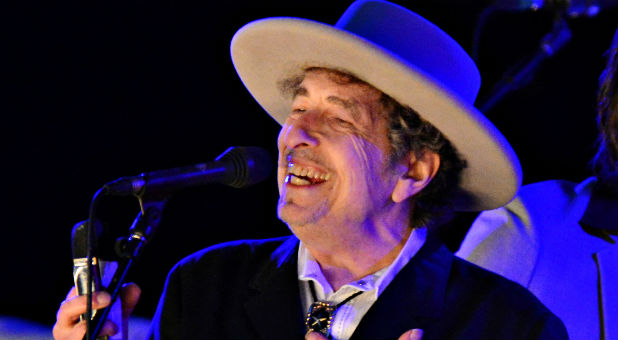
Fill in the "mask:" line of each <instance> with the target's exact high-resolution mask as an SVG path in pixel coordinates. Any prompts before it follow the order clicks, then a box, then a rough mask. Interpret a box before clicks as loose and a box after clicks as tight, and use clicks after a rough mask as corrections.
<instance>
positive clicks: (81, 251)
mask: <svg viewBox="0 0 618 340" xmlns="http://www.w3.org/2000/svg"><path fill="white" fill-rule="evenodd" d="M94 227H95V228H94V230H95V236H94V239H93V241H94V244H93V247H94V249H97V243H96V242H97V240H98V239H99V237H100V236H101V234H102V233H103V227H102V226H101V224H100V223H97V222H95V223H94ZM71 250H72V252H73V258H74V259H79V258H86V257H88V221H81V222H78V223H77V224H75V225H74V226H73V230H72V231H71ZM93 255H95V254H93Z"/></svg>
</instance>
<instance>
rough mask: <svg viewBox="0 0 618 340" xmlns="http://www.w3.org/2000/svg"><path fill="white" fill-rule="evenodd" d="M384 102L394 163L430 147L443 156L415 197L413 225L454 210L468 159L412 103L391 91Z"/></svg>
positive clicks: (429, 149)
mask: <svg viewBox="0 0 618 340" xmlns="http://www.w3.org/2000/svg"><path fill="white" fill-rule="evenodd" d="M381 101H382V105H383V107H384V108H385V110H386V112H387V113H388V119H389V129H388V140H389V142H390V146H391V151H392V152H391V160H390V161H391V163H395V162H398V161H400V160H401V159H402V158H403V157H405V155H406V154H408V153H409V152H414V153H415V155H416V156H417V157H420V156H421V155H422V154H423V153H424V152H426V151H432V152H435V153H437V154H438V155H439V156H440V168H439V169H438V172H437V173H436V175H435V177H434V178H433V179H432V180H431V182H429V184H428V185H427V187H425V188H424V189H423V190H422V191H420V192H419V193H418V194H417V195H416V196H414V197H413V202H414V205H413V209H414V212H413V213H412V216H411V219H412V220H411V222H412V226H424V225H427V224H429V222H431V220H432V219H434V218H436V217H438V216H441V215H442V214H443V213H445V212H447V211H450V210H452V206H451V199H452V195H453V191H454V189H455V188H456V187H457V186H458V185H459V181H460V178H461V172H462V170H463V169H464V168H465V167H466V162H465V160H464V159H463V158H462V157H461V156H460V155H459V154H458V152H457V150H456V149H455V147H453V145H452V144H451V142H450V141H449V140H448V139H447V138H446V137H445V136H444V135H443V134H442V133H441V132H440V130H438V129H437V128H436V127H435V126H433V125H432V124H431V123H429V122H428V121H426V120H424V119H423V118H421V116H420V115H419V114H418V113H417V112H416V111H414V110H413V109H412V108H410V107H408V106H404V105H401V104H400V103H398V102H397V101H395V100H394V99H392V98H390V97H389V96H388V95H386V94H383V95H382V100H381Z"/></svg>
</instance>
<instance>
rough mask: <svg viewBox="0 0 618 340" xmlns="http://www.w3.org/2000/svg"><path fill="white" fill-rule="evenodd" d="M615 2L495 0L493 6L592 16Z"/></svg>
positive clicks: (612, 5) (503, 8)
mask: <svg viewBox="0 0 618 340" xmlns="http://www.w3.org/2000/svg"><path fill="white" fill-rule="evenodd" d="M617 4H618V2H617V1H616V0H496V1H495V2H494V4H493V7H494V8H495V9H498V10H504V11H525V10H533V11H537V10H541V9H563V10H564V11H565V13H566V14H568V15H569V16H570V17H582V16H583V17H593V16H595V15H597V14H598V13H599V12H600V11H601V9H604V8H609V7H614V6H616V5H617Z"/></svg>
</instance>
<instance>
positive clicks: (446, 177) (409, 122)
mask: <svg viewBox="0 0 618 340" xmlns="http://www.w3.org/2000/svg"><path fill="white" fill-rule="evenodd" d="M311 71H325V72H328V73H330V74H332V75H333V76H334V77H333V80H334V81H336V82H338V83H340V84H353V83H360V84H364V85H366V86H369V87H371V88H375V87H374V86H372V85H371V84H368V83H367V82H365V81H363V80H361V79H360V78H358V77H356V76H354V75H352V74H350V73H349V72H346V71H342V70H336V69H332V68H325V67H308V68H305V70H304V72H303V74H301V75H297V76H294V77H290V78H287V79H285V80H283V81H281V82H280V83H279V87H280V89H281V92H282V93H283V94H287V95H291V96H294V95H295V94H296V91H297V89H298V88H299V86H300V84H301V83H302V81H303V79H304V75H305V74H306V73H307V72H311ZM377 90H378V91H380V90H379V89H377ZM380 92H381V93H382V97H381V98H380V104H381V105H382V108H383V112H381V114H384V115H385V116H386V117H387V119H388V132H387V133H388V140H389V144H390V148H391V155H390V159H389V165H393V164H395V163H397V162H399V161H401V160H402V159H403V157H405V156H406V155H407V154H408V153H409V152H414V153H415V155H416V156H417V157H420V156H422V154H423V153H424V152H426V151H432V152H435V153H437V154H438V155H439V156H440V168H439V169H438V172H437V173H436V175H435V177H434V178H433V179H432V180H431V182H430V183H429V184H428V185H427V187H425V188H424V189H423V190H422V191H421V192H419V193H418V194H417V195H415V196H414V197H413V199H412V201H411V204H412V209H413V212H412V214H411V216H410V222H411V226H412V227H421V226H426V225H428V224H429V223H430V222H431V221H432V220H433V219H434V218H437V217H438V216H441V215H442V214H443V213H445V212H448V211H451V209H452V206H451V204H450V203H451V198H452V194H453V191H454V189H455V188H456V187H457V186H458V184H459V181H460V178H461V172H462V170H463V169H464V168H465V167H466V162H465V160H464V159H462V158H461V156H460V155H459V154H458V153H457V150H456V149H455V148H454V147H453V145H452V144H451V142H449V140H448V139H447V138H446V137H445V136H444V135H443V134H442V133H441V132H440V131H439V130H438V129H437V128H436V127H434V126H433V125H432V124H431V123H429V122H427V121H426V120H424V119H422V118H421V116H420V115H419V114H418V113H417V112H416V111H414V110H413V109H412V108H410V107H408V106H404V105H402V104H400V103H399V102H397V101H396V100H394V99H393V98H391V97H390V96H388V95H387V94H385V93H384V92H382V91H380Z"/></svg>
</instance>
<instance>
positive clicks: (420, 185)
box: [391, 150, 440, 203]
mask: <svg viewBox="0 0 618 340" xmlns="http://www.w3.org/2000/svg"><path fill="white" fill-rule="evenodd" d="M405 162H406V163H407V168H408V171H407V172H406V173H404V174H403V176H401V177H400V178H399V179H398V180H397V183H396V184H395V188H394V189H393V194H392V196H391V198H392V199H393V202H395V203H400V202H403V201H405V200H406V199H408V198H410V197H412V196H414V195H416V194H417V193H419V192H420V191H421V190H423V189H424V188H425V187H426V186H427V185H428V184H429V182H431V180H432V179H433V178H434V176H435V175H436V173H438V169H439V168H440V155H438V154H437V153H435V152H433V151H429V150H423V151H421V152H419V153H418V154H415V153H414V152H410V153H409V154H408V156H407V157H406V160H405Z"/></svg>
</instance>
